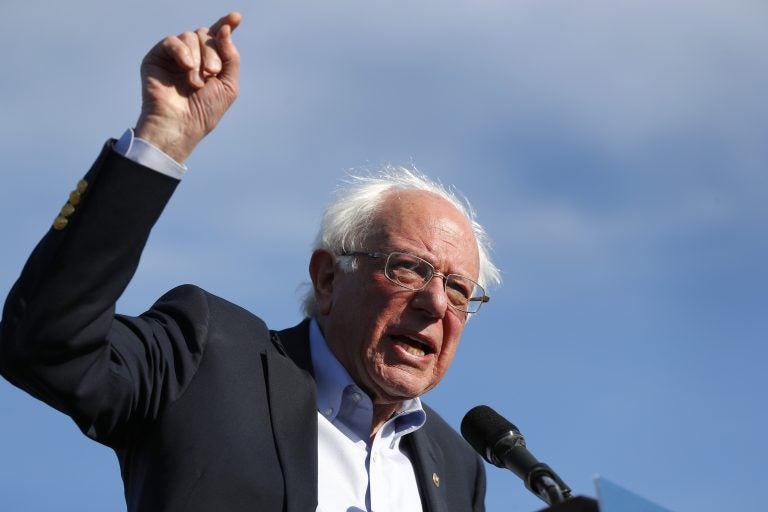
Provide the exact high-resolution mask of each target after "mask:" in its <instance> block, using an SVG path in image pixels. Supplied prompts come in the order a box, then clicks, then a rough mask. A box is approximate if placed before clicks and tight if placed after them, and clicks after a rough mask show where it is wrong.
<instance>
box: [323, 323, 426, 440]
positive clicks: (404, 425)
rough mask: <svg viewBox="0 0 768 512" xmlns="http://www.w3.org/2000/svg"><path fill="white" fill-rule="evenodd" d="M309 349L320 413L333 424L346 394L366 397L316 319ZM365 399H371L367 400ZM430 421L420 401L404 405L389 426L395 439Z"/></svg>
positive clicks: (416, 400)
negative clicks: (335, 353)
mask: <svg viewBox="0 0 768 512" xmlns="http://www.w3.org/2000/svg"><path fill="white" fill-rule="evenodd" d="M309 348H310V353H311V355H312V369H313V372H314V375H315V384H316V387H317V410H318V411H319V412H320V414H322V415H323V416H325V417H326V418H327V419H328V420H329V421H331V422H333V421H334V420H335V419H336V417H337V416H338V414H339V410H340V409H341V407H342V400H343V398H344V396H345V390H347V396H349V395H350V390H354V392H359V393H361V394H363V396H365V393H364V392H363V391H362V390H361V389H360V388H359V387H358V386H357V384H355V381H354V380H352V377H351V376H350V375H349V372H347V370H346V368H344V366H342V364H341V363H340V362H339V360H338V359H336V357H335V356H334V355H333V352H331V349H330V348H329V347H328V343H327V342H326V341H325V336H323V333H322V331H320V326H319V325H318V324H317V321H316V320H315V319H314V318H313V319H312V320H311V321H310V324H309ZM365 398H366V399H367V396H365ZM368 400H370V399H368ZM426 419H427V415H426V413H425V412H424V408H423V407H422V405H421V400H420V399H419V398H418V397H416V398H412V399H410V400H406V401H404V402H403V404H402V406H401V407H400V410H398V412H397V413H396V414H395V416H393V418H392V419H391V420H389V422H387V424H391V425H392V428H393V434H394V436H396V437H400V436H403V435H405V434H409V433H411V432H413V431H414V430H418V429H419V428H421V427H422V426H423V425H424V423H425V422H426ZM368 424H369V425H370V418H368Z"/></svg>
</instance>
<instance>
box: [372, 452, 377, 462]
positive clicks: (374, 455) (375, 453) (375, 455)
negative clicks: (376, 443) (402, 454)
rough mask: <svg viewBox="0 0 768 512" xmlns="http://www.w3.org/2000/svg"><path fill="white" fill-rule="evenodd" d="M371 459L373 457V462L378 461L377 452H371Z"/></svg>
mask: <svg viewBox="0 0 768 512" xmlns="http://www.w3.org/2000/svg"><path fill="white" fill-rule="evenodd" d="M371 459H373V462H379V452H373V455H371Z"/></svg>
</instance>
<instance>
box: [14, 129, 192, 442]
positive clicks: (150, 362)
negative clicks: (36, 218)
mask: <svg viewBox="0 0 768 512" xmlns="http://www.w3.org/2000/svg"><path fill="white" fill-rule="evenodd" d="M112 144H113V141H110V142H108V143H107V145H106V146H105V147H104V149H103V150H102V152H101V154H100V155H99V157H98V159H97V160H96V162H95V163H94V165H93V166H92V167H91V169H90V170H89V171H88V173H87V174H86V176H85V177H84V178H83V180H82V181H81V182H80V184H79V185H78V190H77V191H76V192H77V193H76V194H75V193H73V194H75V196H73V195H70V200H69V201H68V202H67V206H65V208H64V209H62V213H61V215H59V217H57V219H56V221H55V222H54V225H53V227H52V228H51V229H50V230H49V231H48V233H47V234H46V235H45V236H44V237H43V239H42V240H41V241H40V242H39V244H38V245H37V247H36V248H35V249H34V251H33V253H32V255H31V256H30V258H29V260H28V261H27V263H26V265H25V267H24V269H23V271H22V273H21V276H20V277H19V279H18V281H17V282H16V284H15V285H14V286H13V288H12V289H11V291H10V294H9V296H8V298H7V300H6V303H5V308H4V311H3V316H2V323H1V324H0V373H2V375H3V376H5V377H6V378H7V379H8V380H9V381H11V382H12V383H13V384H14V385H16V386H18V387H20V388H22V389H24V390H25V391H27V392H28V393H30V394H32V395H33V396H35V397H37V398H39V399H41V400H43V401H45V402H46V403H48V404H50V405H51V406H53V407H55V408H56V409H58V410H60V411H62V412H64V413H66V414H69V415H70V416H71V417H72V418H73V419H74V420H75V422H76V423H77V424H78V426H79V427H80V429H81V430H83V432H84V433H86V434H87V435H88V436H90V437H92V438H94V439H96V440H99V441H100V442H103V443H105V444H110V445H115V444H119V443H120V439H122V437H123V435H124V433H125V427H126V425H128V424H130V423H131V422H134V421H136V422H138V421H142V420H143V419H146V418H148V417H151V416H152V415H153V414H156V413H157V410H158V408H159V407H161V405H160V402H161V401H162V400H163V399H164V398H168V396H169V393H171V394H173V393H175V392H177V391H178V390H177V389H176V388H178V386H183V385H184V381H185V380H188V379H189V374H190V372H191V371H192V367H194V365H195V364H196V360H197V359H199V353H200V351H201V348H200V346H199V340H201V339H202V337H200V336H199V335H200V333H199V332H194V331H195V329H198V328H197V327H190V325H191V324H189V323H188V322H186V321H185V320H184V319H185V318H189V316H190V315H203V316H204V315H205V307H206V305H205V301H204V298H203V296H202V294H200V295H198V296H197V299H194V298H193V299H192V300H191V301H189V302H190V304H191V305H190V306H189V307H186V309H184V311H179V307H178V306H177V301H176V299H175V297H174V296H171V297H168V298H166V299H164V300H161V302H160V303H158V305H157V306H156V307H155V308H153V310H152V311H150V312H149V313H148V314H145V315H142V317H139V318H129V317H121V316H117V317H116V316H115V303H116V301H117V299H118V298H119V297H120V295H121V294H122V292H123V291H124V289H125V288H126V286H127V285H128V283H129V281H130V280H131V278H132V276H133V274H134V273H135V271H136V268H137V266H138V263H139V259H140V257H141V252H142V250H143V248H144V246H145V244H146V242H147V238H148V237H149V233H150V231H151V229H152V227H153V225H154V224H155V222H156V221H157V219H158V218H159V216H160V214H161V212H162V210H163V208H164V207H165V205H166V203H167V202H168V200H169V199H170V197H171V195H172V193H173V191H174V189H175V187H176V185H177V183H178V181H177V180H174V179H172V178H169V177H167V176H164V175H162V174H159V173H156V172H154V171H152V170H150V169H147V168H145V167H142V166H140V165H139V164H136V163H134V162H132V161H130V160H128V159H126V158H124V157H122V156H120V155H118V154H117V153H115V152H114V151H113V150H112V149H111V146H112ZM193 295H194V294H193ZM198 330H199V329H198ZM169 382H170V384H169ZM163 386H165V387H163Z"/></svg>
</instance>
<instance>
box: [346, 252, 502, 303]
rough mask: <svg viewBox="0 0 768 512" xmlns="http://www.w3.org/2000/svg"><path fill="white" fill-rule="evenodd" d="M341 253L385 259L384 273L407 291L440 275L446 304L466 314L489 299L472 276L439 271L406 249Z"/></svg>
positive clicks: (415, 288) (417, 288) (422, 285)
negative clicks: (400, 250) (399, 250)
mask: <svg viewBox="0 0 768 512" xmlns="http://www.w3.org/2000/svg"><path fill="white" fill-rule="evenodd" d="M341 256H366V257H368V258H386V259H387V261H386V263H385V264H384V275H385V276H386V277H387V279H389V280H390V281H392V282H393V283H395V284H396V285H399V286H402V287H403V288H407V289H409V290H414V291H417V290H421V289H422V288H424V287H425V286H427V284H428V283H429V282H430V281H431V280H432V278H433V277H434V276H440V277H442V278H443V289H444V290H445V294H446V296H447V297H448V304H449V305H450V306H451V307H452V308H454V309H456V310H458V311H463V312H466V313H477V312H478V311H479V310H480V306H482V305H483V303H485V302H488V301H489V300H491V298H490V297H489V296H487V295H486V294H485V290H484V289H483V287H482V286H480V285H479V284H477V283H476V282H475V281H473V280H472V279H470V278H468V277H465V276H462V275H459V274H447V275H446V274H441V273H440V272H438V271H437V270H435V267H433V266H432V264H431V263H430V262H428V261H426V260H424V259H421V258H419V257H418V256H414V255H413V254H408V253H407V252H391V253H389V254H387V253H383V252H358V251H355V252H347V253H344V254H342V255H341Z"/></svg>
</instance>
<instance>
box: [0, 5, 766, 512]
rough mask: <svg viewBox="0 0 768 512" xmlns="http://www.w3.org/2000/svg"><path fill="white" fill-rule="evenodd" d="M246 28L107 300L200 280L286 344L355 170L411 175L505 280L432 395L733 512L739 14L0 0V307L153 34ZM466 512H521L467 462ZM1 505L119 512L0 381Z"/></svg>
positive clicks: (746, 356)
mask: <svg viewBox="0 0 768 512" xmlns="http://www.w3.org/2000/svg"><path fill="white" fill-rule="evenodd" d="M226 10H239V11H241V12H242V13H243V14H244V15H245V20H244V22H243V25H242V27H241V28H240V29H239V30H238V32H237V33H236V41H237V43H238V45H239V47H240V49H241V53H242V58H243V76H242V93H241V96H240V98H239V100H238V101H237V103H236V104H235V106H234V107H233V109H232V111H231V112H230V113H228V114H227V116H226V117H225V119H224V120H223V122H222V123H221V125H220V127H219V129H218V130H217V131H216V132H215V133H214V134H213V135H212V136H211V137H210V138H209V139H208V140H206V141H205V142H204V143H203V144H202V145H201V146H200V148H199V150H198V151H197V152H196V153H195V155H194V156H193V157H192V159H191V160H190V161H189V162H188V163H189V166H190V168H191V171H190V174H189V175H188V177H187V178H185V180H184V182H183V183H182V185H181V187H180V188H179V190H178V192H177V194H176V196H175V197H174V199H173V201H172V202H171V204H170V206H169V207H168V209H167V210H166V212H165V214H164V216H163V218H162V219H161V221H160V223H159V224H158V226H157V227H156V229H155V231H154V233H153V236H152V238H151V239H150V243H149V246H148V248H147V250H146V252H145V255H144V258H143V260H142V265H141V267H140V269H139V272H138V274H137V276H136V278H135V279H134V280H133V282H132V283H131V285H130V287H129V288H128V290H127V291H126V293H125V295H124V296H123V298H122V299H121V302H120V309H121V311H122V312H124V313H131V314H138V313H140V312H141V311H143V310H144V309H145V308H146V307H148V306H149V305H150V304H151V303H152V302H153V300H154V299H155V298H157V297H158V296H160V295H161V294H162V293H163V292H164V291H165V290H167V289H169V288H171V287H173V286H175V285H176V284H180V283H184V282H192V283H195V284H198V285H201V286H203V287H205V288H207V289H208V290H210V291H211V292H213V293H216V294H217V295H220V296H223V297H225V298H228V299H230V300H232V301H234V302H238V303H240V304H242V305H243V306H245V307H247V308H249V309H251V310H252V311H254V312H256V313H258V314H259V315H260V316H262V317H263V318H265V319H267V321H268V322H269V323H270V325H271V326H272V327H274V328H282V327H287V326H290V325H293V324H295V323H296V322H298V321H299V319H300V316H299V313H298V292H297V289H298V287H299V286H300V284H301V283H302V282H305V281H306V280H307V272H306V264H307V261H308V255H309V247H310V243H311V240H312V238H313V235H314V232H315V230H316V228H317V224H318V217H319V214H320V212H321V210H322V208H323V205H324V204H325V203H326V202H327V201H328V199H329V197H330V194H331V192H332V191H333V188H334V187H335V184H336V183H337V182H338V181H339V180H340V179H343V177H344V176H345V174H346V173H347V172H348V171H349V170H350V169H355V170H361V169H375V168H376V167H377V166H380V165H382V164H390V163H391V164H413V165H415V166H416V167H418V168H419V169H421V170H422V171H424V172H426V173H427V174H429V175H431V176H433V177H435V178H439V179H440V180H441V181H443V182H444V183H448V184H454V185H455V186H456V187H457V188H458V189H459V190H460V191H461V192H463V193H464V194H465V195H466V196H468V197H469V198H470V200H471V201H472V203H473V204H474V206H475V208H476V209H477V210H478V212H479V217H480V220H481V222H483V223H484V224H485V226H486V228H487V229H488V231H489V233H490V234H491V236H492V237H493V240H494V255H495V259H496V261H497V264H498V265H499V266H500V267H501V269H502V271H503V278H504V283H503V285H502V286H501V287H500V288H499V289H496V290H492V291H491V295H492V296H493V300H492V302H491V303H490V304H488V306H487V307H484V309H483V311H482V312H481V313H480V314H479V315H478V317H477V318H476V319H475V320H473V321H472V322H470V325H469V327H468V329H467V331H466V333H465V336H464V339H463V341H462V345H461V347H460V349H459V353H458V356H457V359H456V361H455V363H454V366H453V367H452V369H451V371H450V372H449V374H448V376H447V377H446V379H445V380H444V381H443V383H442V384H441V385H440V386H439V387H438V388H437V389H436V390H435V391H433V392H431V393H430V394H429V395H428V396H427V398H426V400H427V401H428V402H429V403H430V404H431V405H432V406H433V407H434V408H436V409H437V410H439V411H440V412H441V413H442V414H443V416H444V417H445V418H446V420H448V421H449V422H450V423H451V424H453V425H454V426H456V427H457V428H458V425H459V423H460V421H461V418H462V416H463V415H464V413H465V412H466V411H467V410H468V409H470V408H471V407H473V406H474V405H477V404H480V403H485V404H488V405H491V406H492V407H494V408H495V409H497V410H498V411H499V412H501V413H502V414H504V415H505V416H506V417H508V418H509V419H510V420H511V421H512V422H514V423H515V424H517V426H518V427H520V429H521V430H522V432H523V433H524V434H525V435H526V438H527V440H528V445H529V447H530V448H531V450H532V451H533V452H534V453H535V454H537V456H538V457H539V458H540V459H542V460H543V461H545V462H547V463H549V464H550V465H551V466H553V467H554V468H556V470H557V471H558V473H559V474H560V475H561V476H562V477H563V479H564V480H565V481H566V482H568V483H569V484H570V485H571V487H573V488H574V490H575V491H576V492H577V493H580V494H587V495H594V490H593V488H592V482H591V479H592V476H593V475H594V474H595V473H599V474H601V475H604V476H606V477H608V478H610V479H611V480H613V481H615V482H617V483H619V484H621V485H623V486H624V487H627V488H629V489H631V490H633V491H635V492H637V493H639V494H642V495H644V496H646V497H648V498H650V499H652V500H654V501H656V502H658V503H659V504H661V505H663V506H665V507H667V508H670V509H672V510H674V511H676V512H686V511H691V512H693V511H696V512H715V511H718V512H719V511H722V510H756V509H759V508H760V504H762V503H763V497H762V494H763V493H762V492H761V489H762V484H763V481H764V480H765V478H766V476H768V472H766V469H765V458H766V456H768V450H766V448H765V444H764V433H765V432H766V430H767V429H768V413H767V412H766V409H767V408H766V400H765V396H764V395H765V390H766V389H768V377H767V376H766V375H768V362H767V361H768V349H767V348H766V342H768V315H767V314H766V304H768V271H767V270H766V266H765V261H766V260H767V259H768V232H767V230H766V223H767V222H768V201H766V196H767V195H768V144H766V138H767V137H768V101H766V100H765V91H766V90H768V31H766V30H765V27H766V26H768V6H767V5H766V4H765V3H764V2H760V1H757V0H744V1H741V0H740V1H735V2H728V3H725V2H713V1H708V0H705V1H695V2H694V1H692V0H672V1H669V0H667V1H661V0H648V1H643V2H639V1H636V0H628V1H626V2H608V1H582V0H576V1H569V2H566V1H551V0H527V1H517V0H513V1H507V2H500V1H490V0H489V1H478V2H436V1H431V0H426V1H422V2H405V1H401V0H394V1H390V2H366V1H359V0H358V1H349V0H331V1H326V2H306V3H304V2H297V1H294V0H287V1H283V2H280V3H277V2H273V3H269V4H268V3H264V2H262V3H256V2H245V1H241V0H234V1H231V2H228V3H221V2H203V1H201V0H185V1H183V2H182V1H180V0H166V1H163V2H154V1H150V0H137V1H135V2H131V3H130V4H125V3H124V2H123V3H120V2H118V3H110V2H97V1H95V0H89V1H85V0H72V1H70V2H34V1H21V0H3V2H2V4H0V43H2V47H3V48H4V49H5V51H4V52H3V80H2V81H0V98H2V99H1V100H0V117H1V118H2V120H3V122H2V123H0V155H2V160H3V166H2V171H0V172H2V183H3V186H2V187H0V215H1V216H2V218H3V220H4V222H3V226H4V230H3V238H2V240H3V243H2V247H3V249H2V251H0V295H4V294H5V293H6V292H7V290H8V289H9V288H10V287H11V286H12V284H13V282H14V280H15V279H16V277H17V275H18V272H19V271H20V269H21V266H22V265H23V262H24V260H25V259H26V256H27V255H28V253H29V252H30V251H31V249H32V247H33V246H34V244H35V242H36V241H37V240H38V239H39V237H40V236H41V235H42V234H43V233H44V232H45V230H46V229H47V228H48V226H49V225H50V223H51V221H52V220H53V218H54V217H55V215H56V212H57V211H58V209H59V208H60V206H61V204H63V203H64V201H65V198H66V194H67V193H68V191H69V190H70V189H71V188H72V186H73V185H74V183H75V182H76V181H77V180H78V179H79V177H80V176H81V174H83V173H84V172H85V170H86V168H87V167H88V166H89V165H90V163H91V161H92V160H93V158H94V157H95V156H96V154H97V152H98V151H99V149H100V147H101V145H102V143H103V142H104V140H105V139H106V138H108V137H111V136H119V135H120V133H121V132H122V131H123V130H124V129H125V128H127V127H129V126H131V125H132V124H133V123H134V122H135V120H136V117H137V115H138V108H139V100H140V97H139V80H138V65H139V62H140V60H141V58H142V56H143V55H144V53H145V52H146V51H147V50H148V49H149V48H150V47H151V46H152V45H153V44H154V43H155V42H156V41H157V40H159V39H160V38H161V37H162V36H164V35H166V34H169V33H177V32H180V31H183V30H186V29H192V28H196V27H197V26H199V25H202V24H206V23H209V22H210V21H213V20H215V19H216V18H217V17H218V16H220V15H221V14H223V13H224V12H225V11H226ZM488 477H489V482H488V495H487V500H486V504H487V508H488V510H489V511H490V512H494V511H501V510H518V511H532V510H536V509H538V508H541V505H540V502H539V501H538V500H537V499H536V498H534V497H532V496H530V495H529V494H528V493H527V491H525V489H524V488H523V486H522V484H521V483H520V482H519V481H518V480H517V479H516V478H515V477H514V476H513V475H512V474H511V473H507V472H505V471H502V470H500V469H496V468H492V467H489V468H488ZM0 502H2V503H3V507H2V508H3V509H4V510H13V511H30V512H32V511H34V512H37V511H43V510H46V511H47V510H52V509H55V510H61V511H79V512H85V511H91V510H92V511H113V510H115V511H119V510H123V509H124V501H123V498H122V488H121V484H120V479H119V471H118V467H117V463H116V460H115V457H114V455H112V453H111V452H110V451H109V450H107V449H105V448H102V447H100V446H98V445H96V444H94V443H92V442H90V441H88V440H87V439H85V438H84V437H83V436H82V435H81V434H80V433H79V432H78V431H77V429H76V428H75V426H74V424H73V423H72V422H71V421H70V420H68V419H67V418H66V417H63V416H62V415H61V414H59V413H56V412H54V411H51V410H49V409H48V408H47V407H45V406H43V405H42V404H40V403H38V402H36V401H35V400H33V399H31V398H29V397H28V396H26V395H25V394H24V393H22V392H21V391H19V390H17V389H15V388H13V387H12V386H10V385H9V384H8V383H6V382H4V381H3V382H1V383H0Z"/></svg>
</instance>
